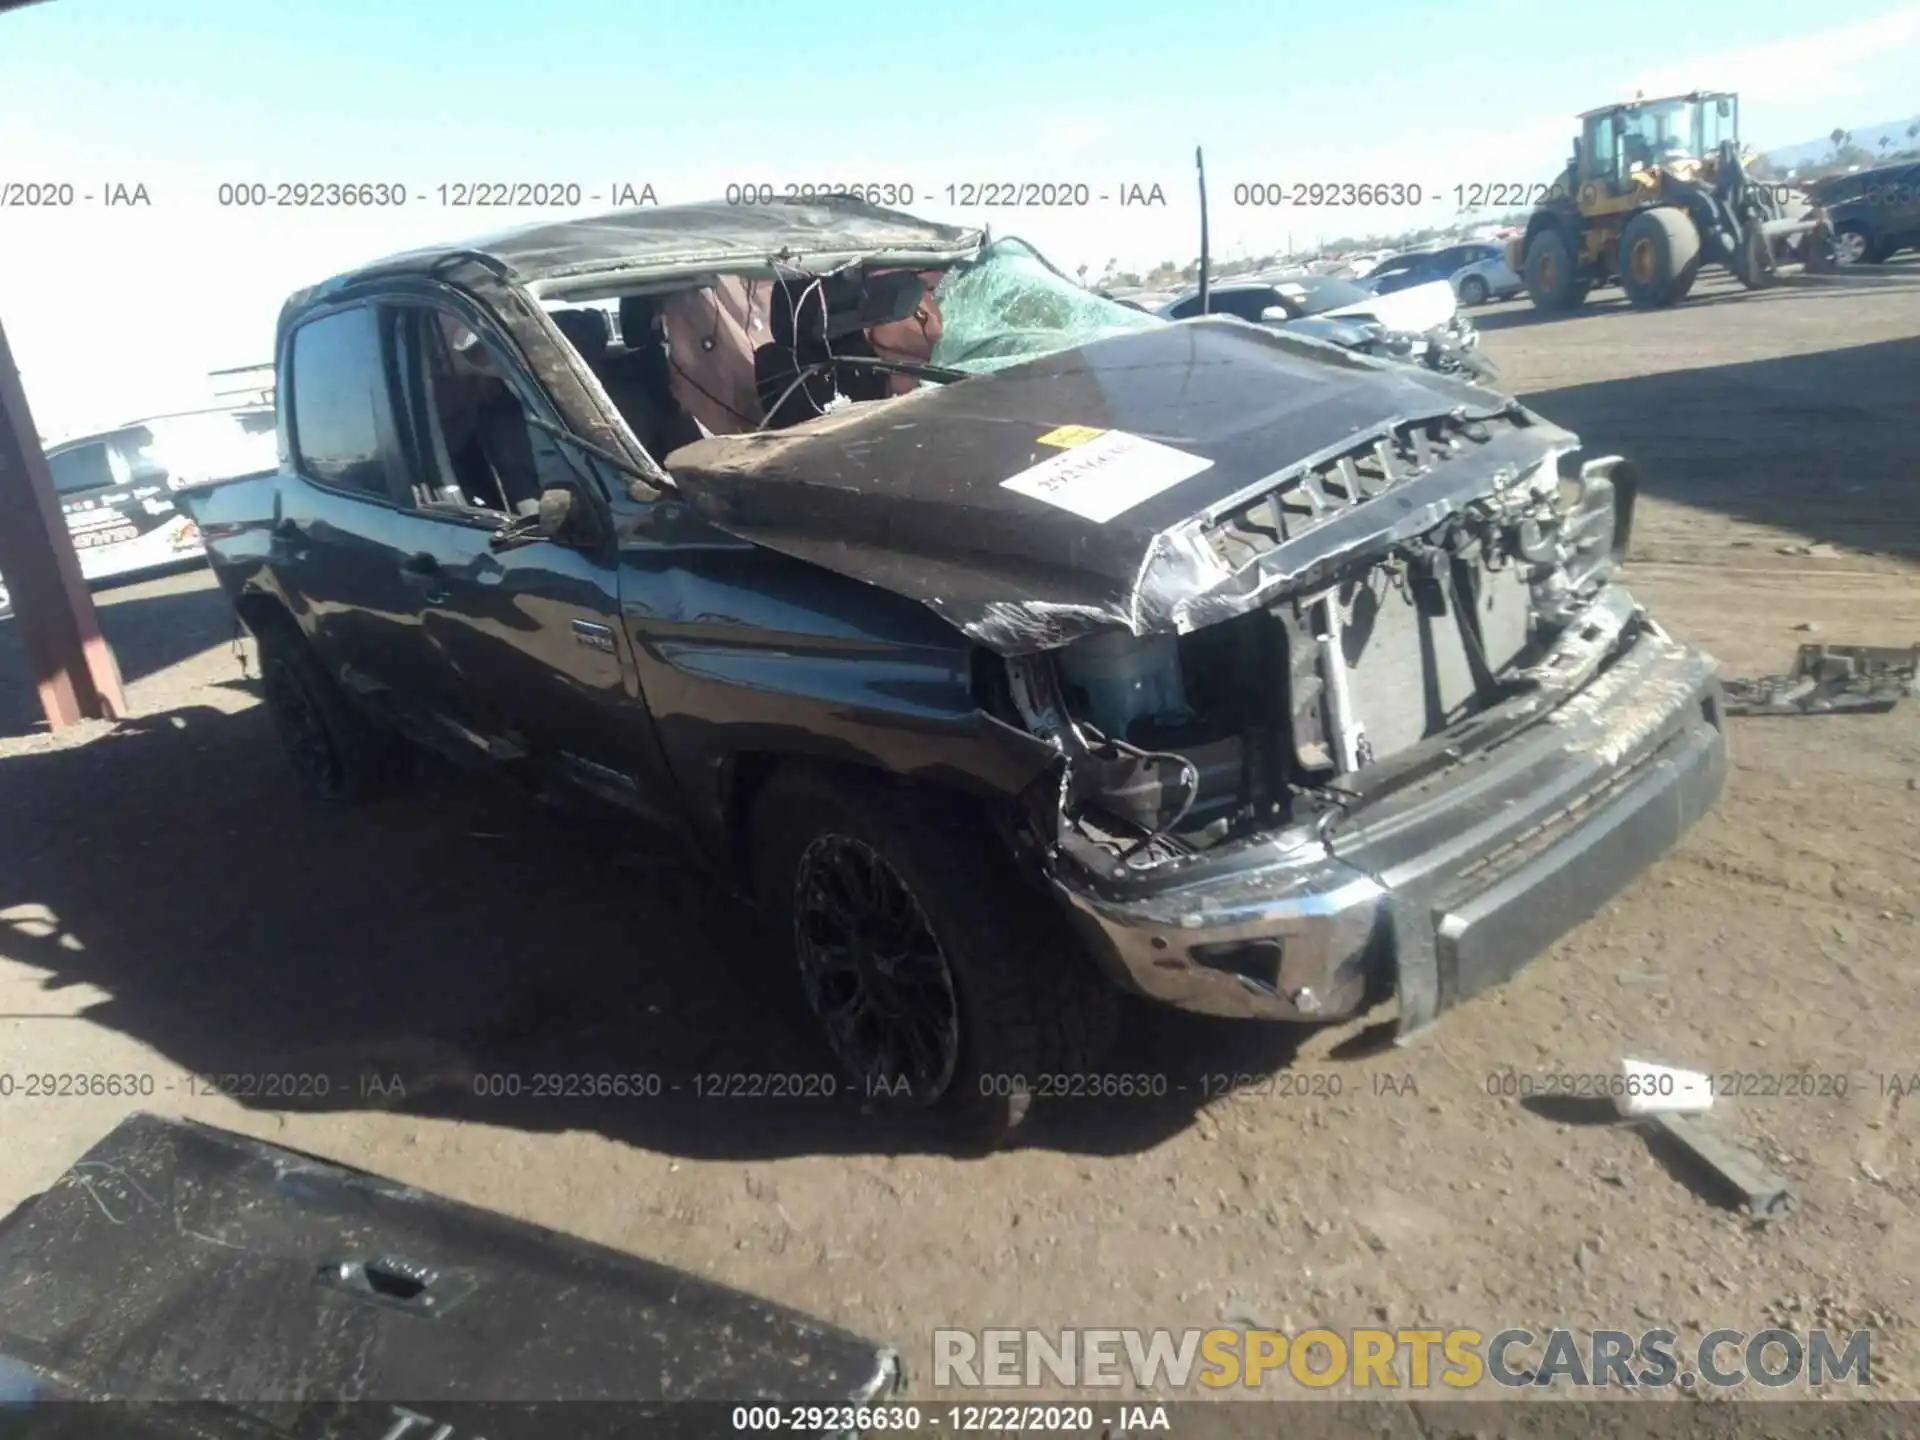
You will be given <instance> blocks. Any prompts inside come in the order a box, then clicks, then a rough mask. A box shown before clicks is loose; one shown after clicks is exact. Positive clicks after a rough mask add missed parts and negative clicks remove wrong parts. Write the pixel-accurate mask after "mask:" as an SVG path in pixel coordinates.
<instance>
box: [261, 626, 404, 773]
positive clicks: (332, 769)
mask: <svg viewBox="0 0 1920 1440" xmlns="http://www.w3.org/2000/svg"><path fill="white" fill-rule="evenodd" d="M259 640H260V684H261V689H262V691H263V692H264V693H265V695H266V702H267V710H268V713H269V714H271V715H272V717H273V724H274V729H275V730H277V731H278V732H279V734H280V743H281V744H282V745H283V746H284V747H285V748H286V752H287V759H288V760H289V762H291V764H292V765H293V771H294V776H295V778H296V779H297V780H298V781H299V783H300V788H301V789H303V790H305V791H306V792H307V794H308V795H310V796H311V797H313V798H314V799H316V800H320V801H323V802H325V803H327V804H329V805H345V804H354V803H356V802H359V801H363V800H370V799H372V798H373V797H375V796H376V795H380V794H384V793H385V792H386V791H388V790H390V789H392V788H393V787H394V786H395V785H396V784H397V783H398V782H399V780H400V779H401V777H402V776H403V775H404V773H405V768H406V767H405V759H406V755H405V747H404V745H403V744H402V742H401V741H400V740H399V738H398V737H397V736H395V735H393V734H392V733H391V732H389V731H386V730H383V729H381V728H380V727H379V726H377V725H375V724H374V723H373V722H372V721H371V720H369V719H367V718H366V717H365V716H364V715H362V714H361V713H360V712H359V711H358V710H356V709H354V707H353V705H352V703H351V702H350V701H349V700H348V699H347V697H346V695H345V694H344V693H343V692H342V691H341V689H340V687H339V685H337V684H336V683H335V682H334V680H333V677H332V676H331V675H329V674H327V672H326V669H325V667H324V666H322V665H321V664H320V661H319V658H318V657H317V656H316V655H315V654H314V653H313V650H312V647H310V646H309V645H308V644H307V642H306V639H305V637H304V636H302V635H300V634H299V633H298V632H297V631H293V630H291V629H290V628H282V627H279V626H275V627H272V628H269V629H267V630H266V631H265V632H264V633H262V634H261V635H260V637H259Z"/></svg>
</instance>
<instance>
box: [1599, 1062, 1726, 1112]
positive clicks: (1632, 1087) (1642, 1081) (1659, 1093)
mask: <svg viewBox="0 0 1920 1440" xmlns="http://www.w3.org/2000/svg"><path fill="white" fill-rule="evenodd" d="M1620 1068H1621V1070H1622V1071H1623V1072H1624V1074H1625V1076H1626V1084H1625V1085H1624V1086H1623V1087H1622V1089H1621V1093H1620V1094H1618V1095H1616V1096H1614V1101H1613V1103H1614V1108H1615V1109H1617V1110H1618V1111H1619V1112H1620V1113H1621V1114H1622V1115H1635V1116H1638V1115H1668V1114H1672V1115H1697V1114H1699V1113H1700V1112H1702V1111H1704V1110H1711V1109H1712V1108H1713V1077H1712V1076H1710V1075H1708V1074H1706V1073H1705V1072H1704V1071H1700V1070H1681V1069H1677V1068H1676V1067H1674V1066H1672V1065H1656V1064H1654V1063H1653V1062H1652V1061H1649V1060H1622V1061H1621V1062H1620Z"/></svg>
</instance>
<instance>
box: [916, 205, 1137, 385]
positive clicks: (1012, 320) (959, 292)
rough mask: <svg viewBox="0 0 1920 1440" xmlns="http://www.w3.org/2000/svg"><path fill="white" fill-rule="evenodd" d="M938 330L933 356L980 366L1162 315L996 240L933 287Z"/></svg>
mask: <svg viewBox="0 0 1920 1440" xmlns="http://www.w3.org/2000/svg"><path fill="white" fill-rule="evenodd" d="M935 299H936V300H938V302H939V306H940V315H941V320H942V324H943V330H942V333H941V336H940V343H939V344H938V345H937V346H935V347H934V351H933V363H934V364H935V365H943V366H947V367H949V368H951V369H955V370H971V371H974V372H976V373H982V372H985V371H989V370H998V369H1001V368H1002V367H1004V366H1007V365H1014V364H1017V363H1019V362H1020V361H1022V360H1031V359H1033V358H1034V357H1035V356H1038V355H1051V354H1054V353H1056V352H1058V351H1061V350H1071V349H1073V348H1074V347H1075V346H1077V345H1085V344H1087V343H1088V342H1089V341H1092V340H1100V339H1104V338H1106V337H1107V336H1109V335H1121V334H1125V333H1127V332H1129V331H1133V330H1151V329H1154V328H1156V327H1158V326H1161V325H1165V324H1167V323H1168V322H1167V321H1165V320H1162V319H1160V318H1159V317H1158V316H1156V315H1149V314H1147V313H1146V312H1145V311H1141V310H1135V309H1133V308H1132V307H1131V306H1127V305H1122V304H1120V303H1119V302H1118V301H1116V300H1107V299H1104V298H1103V297H1101V296H1099V295H1096V294H1095V293H1094V292H1093V291H1091V290H1088V289H1085V288H1083V287H1082V286H1080V285H1077V284H1075V283H1074V282H1073V281H1072V280H1069V279H1068V278H1067V277H1066V276H1064V275H1062V274H1061V273H1060V272H1059V271H1057V270H1055V269H1054V268H1053V267H1052V266H1051V265H1049V264H1047V262H1046V261H1045V260H1043V259H1041V258H1040V254H1039V252H1038V251H1036V250H1035V249H1034V248H1033V247H1032V246H1030V245H1028V244H1027V243H1026V242H1025V241H1024V240H1015V239H1011V238H1009V239H1006V240H996V241H995V242H994V243H993V244H991V245H989V246H987V247H986V248H985V249H983V250H982V251H981V252H980V254H979V256H978V257H977V258H976V259H974V260H973V261H972V262H971V263H969V264H966V265H962V266H958V267H956V268H955V269H953V270H951V271H949V272H948V273H947V277H946V278H945V279H944V280H942V281H941V282H940V287H939V289H938V290H937V291H936V292H935Z"/></svg>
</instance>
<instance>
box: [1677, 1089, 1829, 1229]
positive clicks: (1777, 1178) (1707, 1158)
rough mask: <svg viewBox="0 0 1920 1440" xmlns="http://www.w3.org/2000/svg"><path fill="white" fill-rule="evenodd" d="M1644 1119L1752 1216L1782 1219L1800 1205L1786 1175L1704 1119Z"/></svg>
mask: <svg viewBox="0 0 1920 1440" xmlns="http://www.w3.org/2000/svg"><path fill="white" fill-rule="evenodd" d="M1644 1123H1645V1125H1646V1126H1647V1128H1648V1129H1649V1130H1650V1131H1653V1132H1656V1133H1658V1134H1660V1135H1663V1136H1665V1137H1666V1138H1667V1139H1669V1140H1672V1141H1673V1142H1674V1143H1675V1144H1677V1145H1679V1146H1680V1147H1681V1148H1682V1149H1683V1150H1685V1151H1686V1152H1687V1154H1688V1155H1689V1156H1690V1157H1691V1158H1692V1159H1694V1160H1696V1161H1698V1162H1699V1163H1700V1165H1701V1166H1702V1167H1704V1168H1705V1169H1706V1170H1708V1171H1710V1172H1711V1173H1712V1175H1713V1177H1714V1178H1715V1179H1716V1180H1717V1181H1718V1182H1719V1184H1720V1187H1721V1188H1722V1189H1723V1190H1725V1191H1726V1192H1727V1193H1728V1194H1729V1196H1731V1197H1737V1198H1738V1199H1739V1200H1740V1202H1741V1203H1742V1204H1744V1205H1745V1206H1746V1209H1747V1213H1748V1214H1749V1215H1751V1216H1752V1217H1753V1218H1754V1219H1756V1220H1784V1219H1786V1218H1787V1216H1789V1215H1791V1214H1792V1213H1793V1212H1794V1211H1795V1210H1798V1209H1799V1208H1800V1196H1799V1193H1798V1192H1797V1191H1796V1190H1795V1189H1794V1188H1793V1184H1792V1182H1791V1181H1789V1180H1788V1179H1787V1178H1786V1176H1784V1175H1780V1174H1778V1173H1776V1172H1775V1171H1772V1170H1769V1169H1768V1168H1767V1167H1766V1166H1765V1165H1763V1164H1761V1163H1760V1161H1759V1160H1757V1159H1755V1158H1754V1157H1753V1156H1752V1155H1750V1154H1748V1153H1747V1152H1746V1151H1745V1150H1742V1149H1741V1148H1740V1147H1739V1146H1738V1145H1735V1144H1734V1143H1733V1142H1732V1141H1730V1140H1728V1139H1726V1137H1724V1136H1723V1135H1720V1134H1719V1133H1717V1132H1716V1131H1715V1130H1714V1129H1713V1127H1712V1126H1711V1125H1710V1124H1709V1123H1708V1122H1706V1121H1704V1120H1701V1119H1697V1118H1693V1117H1689V1116H1685V1115H1670V1114H1669V1115H1650V1116H1648V1117H1647V1118H1646V1120H1645V1122H1644Z"/></svg>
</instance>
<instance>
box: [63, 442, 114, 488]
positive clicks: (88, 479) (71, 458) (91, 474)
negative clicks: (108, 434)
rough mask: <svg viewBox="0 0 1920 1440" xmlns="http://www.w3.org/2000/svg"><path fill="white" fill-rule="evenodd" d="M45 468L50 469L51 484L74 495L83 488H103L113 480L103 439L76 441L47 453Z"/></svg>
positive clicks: (111, 468)
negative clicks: (64, 447)
mask: <svg viewBox="0 0 1920 1440" xmlns="http://www.w3.org/2000/svg"><path fill="white" fill-rule="evenodd" d="M47 469H48V470H50V471H52V472H53V488H54V490H55V491H57V492H58V493H59V494H62V495H73V494H77V493H78V492H79V491H82V490H103V489H105V488H106V487H107V486H109V485H111V484H113V483H114V481H113V466H112V464H111V462H109V461H108V459H107V447H106V443H105V442H104V441H100V440H96V441H94V442H93V443H92V444H89V445H76V446H75V447H74V448H73V449H71V450H64V451H62V452H61V453H60V454H58V455H49V456H48V457H47Z"/></svg>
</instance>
